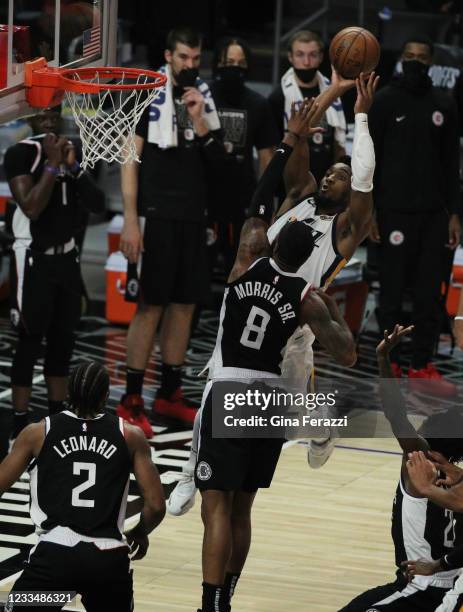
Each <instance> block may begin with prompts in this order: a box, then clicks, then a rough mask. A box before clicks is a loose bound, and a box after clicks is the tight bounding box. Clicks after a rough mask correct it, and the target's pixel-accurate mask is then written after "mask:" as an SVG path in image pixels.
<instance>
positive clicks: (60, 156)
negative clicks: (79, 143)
mask: <svg viewBox="0 0 463 612" xmlns="http://www.w3.org/2000/svg"><path fill="white" fill-rule="evenodd" d="M67 143H68V141H67V139H66V138H64V137H63V136H59V137H58V136H57V135H56V134H52V133H50V134H46V136H45V137H44V139H43V150H44V151H45V155H46V156H47V160H48V163H49V164H50V165H51V166H56V167H58V166H59V165H60V164H62V163H63V162H64V152H65V146H66V144H67Z"/></svg>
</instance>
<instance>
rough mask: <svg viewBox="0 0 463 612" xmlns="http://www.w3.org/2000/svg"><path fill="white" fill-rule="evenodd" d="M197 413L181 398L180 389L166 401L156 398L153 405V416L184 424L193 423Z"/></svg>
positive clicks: (190, 404)
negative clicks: (164, 417) (157, 415)
mask: <svg viewBox="0 0 463 612" xmlns="http://www.w3.org/2000/svg"><path fill="white" fill-rule="evenodd" d="M197 412H198V407H197V406H195V405H194V404H193V403H192V402H190V401H189V400H187V399H185V398H184V397H183V393H182V389H181V387H179V388H178V389H177V390H176V391H175V392H174V393H172V395H171V396H170V397H169V398H168V399H166V398H164V397H157V398H156V399H155V400H154V404H153V414H155V415H156V414H159V415H161V416H166V417H170V418H172V419H178V420H179V421H185V423H193V421H194V420H195V416H196V413H197Z"/></svg>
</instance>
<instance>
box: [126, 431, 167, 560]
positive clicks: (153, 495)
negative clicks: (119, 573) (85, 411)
mask: <svg viewBox="0 0 463 612" xmlns="http://www.w3.org/2000/svg"><path fill="white" fill-rule="evenodd" d="M124 429H125V437H126V441H127V446H128V448H129V452H130V453H131V456H132V467H133V473H134V475H135V480H136V481H137V484H138V486H139V488H140V492H141V495H142V498H143V508H142V511H141V515H140V522H139V523H138V525H136V526H135V527H134V528H133V529H131V530H130V531H128V532H127V533H126V534H125V535H126V538H127V541H128V543H129V545H130V547H131V552H132V553H133V556H132V560H134V561H136V560H137V559H142V558H143V557H144V556H145V555H146V552H147V550H148V546H149V540H148V534H149V533H151V531H153V529H155V528H156V527H157V526H158V525H159V523H160V522H161V521H162V519H163V518H164V516H165V513H166V502H165V497H164V491H163V489H162V484H161V480H160V478H159V473H158V471H157V469H156V466H155V465H154V463H153V461H152V459H151V448H150V446H149V444H148V442H147V441H146V438H145V436H144V434H143V432H142V431H141V429H139V428H138V427H133V426H132V425H128V424H127V423H125V424H124Z"/></svg>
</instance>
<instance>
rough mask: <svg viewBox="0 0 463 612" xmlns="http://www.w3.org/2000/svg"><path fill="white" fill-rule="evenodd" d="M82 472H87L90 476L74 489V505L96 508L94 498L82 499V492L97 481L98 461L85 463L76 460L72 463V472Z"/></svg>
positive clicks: (72, 502) (75, 473)
mask: <svg viewBox="0 0 463 612" xmlns="http://www.w3.org/2000/svg"><path fill="white" fill-rule="evenodd" d="M81 472H87V473H88V478H87V480H85V481H84V482H83V483H81V484H80V485H78V486H77V487H74V488H73V489H72V501H71V504H72V505H73V506H77V507H78V508H94V507H95V500H94V499H81V498H80V494H81V493H83V492H84V491H86V490H87V489H90V487H93V485H94V484H95V482H96V463H84V462H82V461H74V463H73V464H72V473H73V474H74V476H79V474H80V473H81Z"/></svg>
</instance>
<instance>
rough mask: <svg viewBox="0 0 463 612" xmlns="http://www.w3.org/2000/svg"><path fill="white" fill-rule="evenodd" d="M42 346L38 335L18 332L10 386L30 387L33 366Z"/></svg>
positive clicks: (40, 337)
mask: <svg viewBox="0 0 463 612" xmlns="http://www.w3.org/2000/svg"><path fill="white" fill-rule="evenodd" d="M41 345H42V336H41V335H40V334H26V333H25V332H24V331H22V330H20V332H19V335H18V344H17V346H16V351H15V354H14V357H13V364H12V367H11V384H12V385H15V386H17V387H31V386H32V377H33V373H34V365H35V363H36V361H37V359H38V358H39V355H40V349H41Z"/></svg>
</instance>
